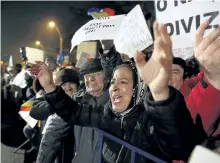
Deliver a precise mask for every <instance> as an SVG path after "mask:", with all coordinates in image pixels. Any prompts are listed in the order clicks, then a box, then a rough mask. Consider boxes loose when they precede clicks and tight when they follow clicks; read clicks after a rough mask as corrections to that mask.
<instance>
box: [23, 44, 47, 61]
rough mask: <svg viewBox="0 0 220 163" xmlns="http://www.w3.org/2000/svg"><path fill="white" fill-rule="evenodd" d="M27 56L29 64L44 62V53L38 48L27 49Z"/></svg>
mask: <svg viewBox="0 0 220 163" xmlns="http://www.w3.org/2000/svg"><path fill="white" fill-rule="evenodd" d="M25 49H26V56H27V58H28V62H30V63H34V62H35V61H42V62H44V51H43V50H40V49H36V48H30V47H25Z"/></svg>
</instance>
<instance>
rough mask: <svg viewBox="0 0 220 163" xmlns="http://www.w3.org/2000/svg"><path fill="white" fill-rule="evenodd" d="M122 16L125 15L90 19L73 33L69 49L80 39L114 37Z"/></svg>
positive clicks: (109, 38) (79, 41)
mask: <svg viewBox="0 0 220 163" xmlns="http://www.w3.org/2000/svg"><path fill="white" fill-rule="evenodd" d="M124 18H125V15H117V16H111V17H108V19H100V20H98V19H94V20H90V21H89V22H88V23H86V24H85V25H83V26H82V27H81V28H80V29H79V30H78V31H77V32H76V33H75V34H74V36H73V38H72V40H71V45H72V47H71V50H70V51H72V49H73V48H74V47H75V46H76V45H79V44H80V43H81V42H82V41H90V40H112V39H115V38H116V36H117V32H118V30H119V28H120V25H121V23H122V21H123V20H124Z"/></svg>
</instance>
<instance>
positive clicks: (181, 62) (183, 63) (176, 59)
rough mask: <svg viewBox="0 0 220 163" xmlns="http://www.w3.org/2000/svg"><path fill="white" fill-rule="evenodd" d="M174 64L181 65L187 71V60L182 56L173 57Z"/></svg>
mask: <svg viewBox="0 0 220 163" xmlns="http://www.w3.org/2000/svg"><path fill="white" fill-rule="evenodd" d="M173 64H175V65H179V66H180V67H182V68H183V70H184V72H185V69H186V61H185V60H184V59H182V58H179V57H174V58H173Z"/></svg>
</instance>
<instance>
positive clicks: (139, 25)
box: [114, 5, 153, 58]
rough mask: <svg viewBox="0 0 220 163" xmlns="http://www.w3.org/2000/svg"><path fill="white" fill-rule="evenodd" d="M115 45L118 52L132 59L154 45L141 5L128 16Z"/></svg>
mask: <svg viewBox="0 0 220 163" xmlns="http://www.w3.org/2000/svg"><path fill="white" fill-rule="evenodd" d="M114 43H115V47H116V49H117V51H118V52H120V53H124V54H127V55H128V56H129V57H130V58H131V57H133V55H134V53H135V52H136V51H137V50H138V51H142V50H144V49H146V48H147V47H148V46H150V45H151V44H152V43H153V38H152V36H151V33H150V31H149V29H148V26H147V24H146V20H145V18H144V15H143V12H142V10H141V7H140V5H137V6H136V7H135V8H134V9H132V10H131V11H130V12H129V13H128V14H127V16H126V17H125V19H124V21H123V22H122V25H121V27H120V29H119V31H118V36H117V37H116V39H115V40H114Z"/></svg>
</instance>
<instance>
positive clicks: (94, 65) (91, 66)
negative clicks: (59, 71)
mask: <svg viewBox="0 0 220 163" xmlns="http://www.w3.org/2000/svg"><path fill="white" fill-rule="evenodd" d="M102 70H103V68H102V65H101V60H100V59H94V58H92V59H90V60H89V61H88V62H87V63H85V64H84V65H83V66H82V67H81V69H80V70H79V73H80V75H86V74H89V73H94V72H99V71H102Z"/></svg>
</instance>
